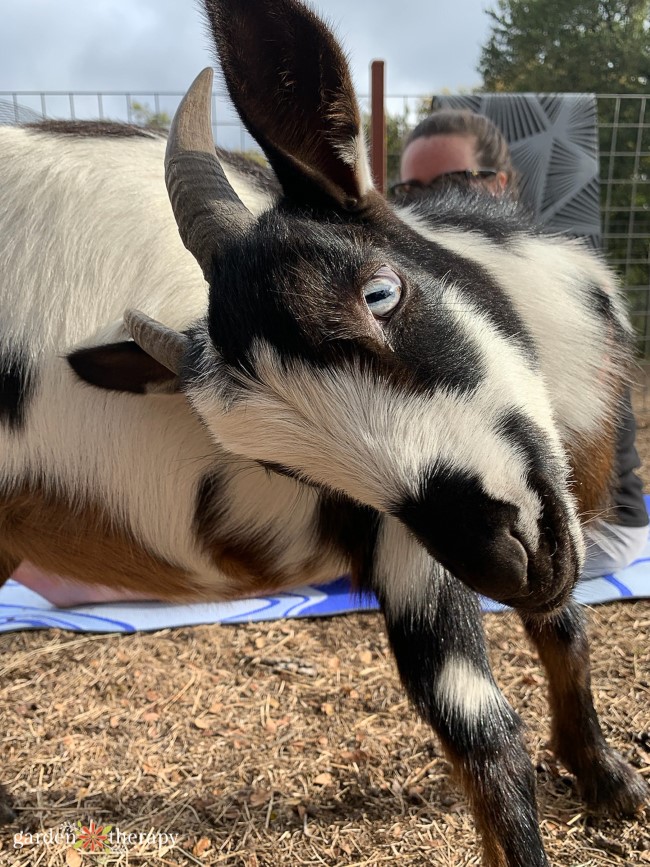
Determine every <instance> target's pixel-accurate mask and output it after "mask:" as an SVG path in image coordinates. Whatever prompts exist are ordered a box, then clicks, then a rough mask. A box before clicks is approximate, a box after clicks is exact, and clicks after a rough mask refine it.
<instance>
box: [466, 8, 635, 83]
mask: <svg viewBox="0 0 650 867" xmlns="http://www.w3.org/2000/svg"><path fill="white" fill-rule="evenodd" d="M488 15H489V16H490V18H491V20H492V26H491V33H490V36H489V38H488V41H487V44H486V45H485V46H484V47H483V49H482V52H481V59H480V62H479V67H478V68H479V72H480V73H481V75H482V76H483V82H484V87H485V89H486V90H490V91H519V92H521V91H534V92H552V91H555V92H558V91H567V92H578V91H582V92H596V93H643V92H645V91H646V89H647V87H648V82H649V81H650V0H497V8H496V9H491V10H488Z"/></svg>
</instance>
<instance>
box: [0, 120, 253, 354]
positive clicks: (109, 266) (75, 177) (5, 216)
mask: <svg viewBox="0 0 650 867" xmlns="http://www.w3.org/2000/svg"><path fill="white" fill-rule="evenodd" d="M165 146H166V142H165V139H163V138H158V137H154V138H80V137H78V136H74V137H72V136H60V135H57V136H54V135H50V134H45V133H37V132H34V131H33V130H28V129H22V128H18V127H10V126H5V127H0V166H2V188H3V190H5V191H9V190H10V191H11V194H5V195H3V197H2V201H1V202H0V228H1V231H0V263H2V268H1V269H0V296H1V297H2V305H3V306H2V325H1V327H0V352H1V351H3V350H4V349H6V347H7V344H8V343H11V345H13V346H24V347H26V348H27V349H28V351H29V353H30V354H31V355H32V357H39V356H43V355H46V354H47V353H49V352H51V351H52V350H56V351H60V350H62V349H67V348H69V347H71V346H74V345H76V344H78V343H80V342H82V341H85V340H87V339H88V338H89V337H91V336H92V335H94V334H95V332H96V331H97V330H98V329H100V328H103V327H105V326H106V324H107V323H110V322H111V321H113V320H118V319H121V318H122V315H123V313H124V310H125V308H126V307H136V308H142V309H143V310H145V311H146V312H147V313H148V314H149V315H150V316H153V317H154V318H156V319H159V320H160V321H162V322H164V323H165V324H167V325H170V326H172V327H176V328H180V327H183V326H185V325H187V323H188V322H191V321H192V320H194V319H196V318H198V317H199V316H201V315H202V314H203V313H204V312H205V309H206V306H207V287H206V284H205V281H204V279H203V275H202V274H201V270H200V268H199V266H198V265H197V263H196V261H195V260H194V258H193V257H192V255H191V254H190V253H189V252H188V251H187V250H186V249H185V247H184V246H183V244H182V242H181V240H180V237H179V234H178V229H177V227H176V223H175V221H174V218H173V215H172V211H171V206H170V204H169V199H168V196H167V191H166V189H165V182H164V155H165ZM224 169H225V171H226V174H227V175H228V176H229V177H230V179H231V181H232V183H233V186H234V187H235V190H236V192H237V193H238V194H239V195H240V197H241V198H242V199H243V200H244V202H245V203H246V204H247V205H248V206H249V207H250V208H251V209H253V210H254V211H259V210H261V209H263V208H265V207H268V205H269V204H270V201H269V200H268V199H265V198H264V196H263V194H262V193H260V192H259V191H258V190H256V189H255V188H254V187H251V185H250V184H249V185H246V184H245V182H244V179H243V178H242V176H241V173H239V172H238V171H237V170H235V169H231V168H229V167H228V166H227V165H225V166H224ZM134 238H137V239H138V240H137V247H138V248H137V251H136V250H133V252H132V253H130V254H125V251H127V250H132V248H133V244H134ZM63 299H70V300H72V299H74V303H65V302H64V301H63Z"/></svg>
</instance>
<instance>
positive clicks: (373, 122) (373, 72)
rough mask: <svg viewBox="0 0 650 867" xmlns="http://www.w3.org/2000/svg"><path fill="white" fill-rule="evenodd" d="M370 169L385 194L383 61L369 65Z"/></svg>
mask: <svg viewBox="0 0 650 867" xmlns="http://www.w3.org/2000/svg"><path fill="white" fill-rule="evenodd" d="M370 169H371V171H372V176H373V178H374V181H375V185H376V186H377V189H378V190H379V191H380V192H381V193H383V194H385V193H386V116H385V108H384V61H383V60H373V61H372V63H371V64H370Z"/></svg>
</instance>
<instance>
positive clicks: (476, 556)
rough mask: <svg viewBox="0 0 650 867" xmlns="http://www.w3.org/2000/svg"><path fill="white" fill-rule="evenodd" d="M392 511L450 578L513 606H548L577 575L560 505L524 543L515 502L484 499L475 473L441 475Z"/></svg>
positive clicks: (549, 608) (563, 597)
mask: <svg viewBox="0 0 650 867" xmlns="http://www.w3.org/2000/svg"><path fill="white" fill-rule="evenodd" d="M394 514H395V515H396V517H398V518H399V519H400V520H401V521H402V522H403V523H404V524H406V526H407V527H408V528H409V529H410V530H411V532H413V533H414V534H415V535H416V537H417V538H418V540H419V541H420V543H421V544H422V545H423V546H424V547H425V548H426V549H427V551H428V552H429V553H430V554H431V556H432V557H434V558H435V559H436V560H437V561H438V562H439V563H441V564H442V565H443V566H444V567H445V568H446V569H448V570H449V572H451V574H452V575H454V576H455V577H456V578H458V579H459V580H461V581H462V582H463V583H464V584H466V585H467V586H468V587H470V588H471V589H472V590H475V591H476V592H477V593H481V594H483V595H484V596H488V597H489V598H491V599H494V600H495V601H497V602H501V603H503V604H505V605H510V606H512V607H513V608H517V609H521V610H525V611H530V612H536V613H544V612H549V611H553V610H555V609H556V608H557V607H559V606H560V605H562V604H564V602H566V600H567V598H568V596H569V594H570V592H571V590H572V589H573V586H574V585H575V582H576V580H577V576H578V571H579V568H580V554H579V551H578V550H577V546H576V544H575V541H574V539H573V538H572V535H571V532H570V530H569V522H568V520H567V518H566V516H565V515H564V514H563V513H562V509H561V508H559V507H555V508H552V509H551V510H550V512H549V510H548V508H545V509H544V514H543V515H542V516H541V517H540V520H539V528H538V529H539V535H538V538H537V539H536V540H534V541H531V540H528V539H527V538H526V539H525V538H524V537H523V535H522V533H521V532H520V530H519V518H520V514H519V508H518V507H517V506H515V505H513V504H511V503H505V502H502V501H500V500H496V499H492V498H491V497H489V496H488V495H487V494H486V493H485V492H484V491H483V490H482V488H481V485H480V483H479V482H478V480H477V479H475V478H474V477H471V476H464V475H462V474H460V473H455V472H445V474H444V476H442V477H441V476H440V474H437V475H432V476H431V477H430V479H429V480H428V482H427V484H426V485H424V486H422V488H421V491H420V493H419V495H418V496H417V497H414V498H409V499H407V500H406V501H404V502H402V503H401V504H400V506H399V507H398V508H396V509H395V510H394Z"/></svg>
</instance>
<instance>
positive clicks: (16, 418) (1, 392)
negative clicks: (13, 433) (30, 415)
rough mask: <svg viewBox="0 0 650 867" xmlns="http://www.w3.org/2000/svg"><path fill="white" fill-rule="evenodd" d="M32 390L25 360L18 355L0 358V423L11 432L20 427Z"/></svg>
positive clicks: (31, 382)
mask: <svg viewBox="0 0 650 867" xmlns="http://www.w3.org/2000/svg"><path fill="white" fill-rule="evenodd" d="M33 390H34V379H33V375H32V373H31V371H30V367H29V364H28V362H27V359H26V358H25V357H24V356H23V355H21V354H20V353H17V354H16V353H11V354H7V355H5V357H4V358H0V421H1V422H2V423H3V424H5V425H7V426H8V427H9V428H11V429H12V430H17V429H19V428H20V427H22V425H23V423H24V421H25V410H26V408H27V405H28V403H29V399H30V396H31V394H32V392H33Z"/></svg>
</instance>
